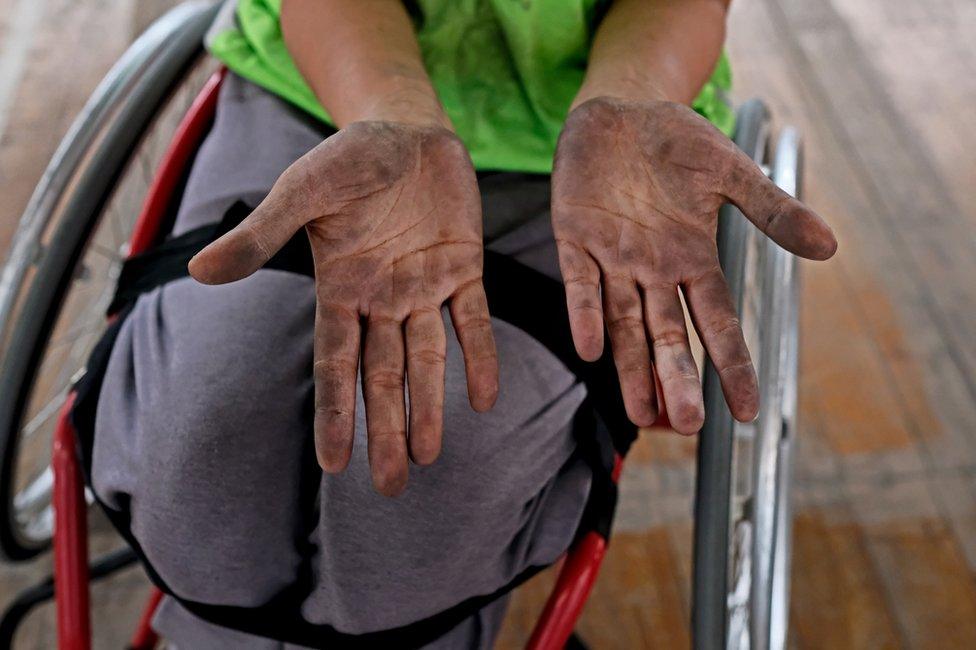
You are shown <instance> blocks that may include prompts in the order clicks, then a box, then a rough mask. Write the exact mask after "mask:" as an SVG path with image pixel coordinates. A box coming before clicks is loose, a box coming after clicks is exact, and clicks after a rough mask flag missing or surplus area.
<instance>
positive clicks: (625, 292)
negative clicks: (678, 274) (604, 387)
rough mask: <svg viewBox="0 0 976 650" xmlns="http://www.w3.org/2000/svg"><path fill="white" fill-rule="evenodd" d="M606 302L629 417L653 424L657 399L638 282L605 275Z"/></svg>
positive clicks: (642, 423) (646, 423) (634, 420)
mask: <svg viewBox="0 0 976 650" xmlns="http://www.w3.org/2000/svg"><path fill="white" fill-rule="evenodd" d="M603 305H604V307H603V310H604V313H606V315H607V330H608V332H609V333H610V346H611V347H612V348H613V361H614V363H615V364H616V366H617V375H618V376H619V377H620V390H621V393H622V394H623V398H624V408H625V409H626V411H627V417H628V418H630V421H631V422H633V423H634V424H636V425H637V426H639V427H649V426H651V425H652V424H654V420H655V419H656V418H657V401H656V399H655V394H654V371H653V368H652V367H651V351H650V349H649V348H648V347H647V332H646V330H645V329H644V313H643V311H642V310H641V298H640V294H639V293H637V285H636V284H635V283H634V281H633V280H630V279H624V278H610V277H607V276H604V278H603Z"/></svg>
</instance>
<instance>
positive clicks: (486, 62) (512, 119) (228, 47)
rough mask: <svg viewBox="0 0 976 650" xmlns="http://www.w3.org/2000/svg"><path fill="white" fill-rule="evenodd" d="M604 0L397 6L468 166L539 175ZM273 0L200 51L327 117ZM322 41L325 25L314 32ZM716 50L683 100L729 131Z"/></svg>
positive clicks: (726, 81) (243, 4)
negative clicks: (694, 93) (706, 72)
mask: <svg viewBox="0 0 976 650" xmlns="http://www.w3.org/2000/svg"><path fill="white" fill-rule="evenodd" d="M607 4H609V3H608V2H607V1H606V0H416V1H415V2H408V3H407V7H408V9H409V10H410V12H411V14H412V15H413V17H414V21H415V28H416V33H417V41H418V42H419V44H420V51H421V53H422V55H423V59H424V65H425V67H426V69H427V72H428V74H429V75H430V78H431V81H432V82H433V84H434V88H435V89H436V91H437V96H438V98H439V99H440V101H441V103H442V104H443V106H444V110H445V111H446V112H447V114H448V116H449V117H450V118H451V122H452V123H453V124H454V127H455V129H456V130H457V134H458V136H459V137H460V138H461V140H462V141H463V142H464V143H465V145H466V146H467V148H468V151H469V152H470V153H471V158H472V160H473V161H474V165H475V167H476V168H477V169H494V170H504V171H521V172H539V173H547V172H550V171H551V170H552V157H553V153H554V151H555V148H556V139H557V138H558V137H559V132H560V130H561V128H562V125H563V122H564V120H565V119H566V114H567V112H568V110H569V105H570V103H571V102H572V100H573V98H574V96H575V95H576V92H577V91H578V90H579V87H580V84H581V83H582V81H583V75H584V73H585V71H586V62H587V57H588V55H589V50H590V43H591V42H592V40H593V33H594V31H595V29H596V26H597V24H598V22H599V19H600V17H601V15H602V12H603V11H604V10H605V9H606V7H605V5H607ZM280 13H281V0H238V4H237V11H236V20H235V21H233V23H232V24H229V25H228V26H226V27H224V28H222V29H218V30H217V31H216V33H215V34H213V35H212V37H211V39H210V51H211V52H212V53H213V55H214V56H216V57H217V58H218V59H220V60H221V61H223V62H224V63H225V64H226V65H227V67H228V68H230V69H231V70H233V71H234V72H236V73H237V74H239V75H241V76H243V77H245V78H246V79H249V80H250V81H252V82H254V83H256V84H258V85H259V86H262V87H264V88H266V89H268V90H269V91H271V92H273V93H275V94H277V95H279V96H280V97H282V98H284V99H285V100H287V101H289V102H291V103H293V104H295V105H297V106H298V107H300V108H302V109H303V110H305V111H307V112H309V113H311V114H312V115H314V116H316V117H318V118H319V119H321V120H324V121H326V122H329V115H328V113H326V111H325V109H324V108H323V107H322V105H321V104H320V103H319V101H318V100H317V99H316V98H315V95H314V94H313V93H312V90H311V89H310V88H309V87H308V84H306V83H305V81H304V79H302V76H301V74H299V72H298V70H297V68H296V67H295V63H294V61H293V60H292V58H291V55H290V54H289V53H288V50H287V48H286V47H285V43H284V41H283V39H282V36H281V26H280V21H279V17H280ZM322 38H328V32H327V31H326V32H325V33H323V34H322ZM730 84H731V73H730V70H729V65H728V62H727V60H726V58H725V56H724V55H723V56H722V58H721V59H720V60H719V62H718V65H717V66H716V68H715V70H714V72H713V74H712V76H711V78H710V79H709V81H708V82H707V83H706V84H705V87H704V88H703V89H702V91H701V93H700V94H699V95H698V97H697V99H695V102H694V104H693V107H694V108H695V110H697V111H698V112H699V113H701V114H702V115H704V116H705V117H706V118H708V119H709V120H711V121H712V122H713V123H714V124H715V125H716V126H718V127H719V128H720V129H722V130H723V131H725V132H726V133H730V132H731V130H732V126H733V121H734V114H733V112H732V109H731V107H730V106H729V104H728V102H727V99H726V93H727V91H728V89H729V87H730Z"/></svg>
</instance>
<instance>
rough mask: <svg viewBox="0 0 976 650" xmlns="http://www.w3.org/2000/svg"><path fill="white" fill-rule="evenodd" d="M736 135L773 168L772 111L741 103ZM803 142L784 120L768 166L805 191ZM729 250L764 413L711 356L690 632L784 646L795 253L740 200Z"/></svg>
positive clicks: (732, 214) (736, 643)
mask: <svg viewBox="0 0 976 650" xmlns="http://www.w3.org/2000/svg"><path fill="white" fill-rule="evenodd" d="M735 140H736V144H738V146H739V147H740V148H741V149H743V150H744V151H745V152H746V153H748V154H749V155H750V156H751V157H752V158H753V159H754V160H755V161H756V162H757V163H758V164H760V165H762V166H764V167H766V166H767V165H768V163H767V152H768V150H769V140H770V129H769V114H768V111H767V110H766V108H765V107H764V106H763V105H762V104H761V103H760V102H758V101H755V100H753V101H751V102H749V103H747V104H744V105H743V106H742V108H741V109H740V111H739V115H738V125H737V133H736V138H735ZM800 160H801V152H800V148H799V140H798V138H797V136H796V132H795V131H794V130H793V129H784V131H783V133H782V134H781V136H780V138H779V140H778V142H777V145H776V153H775V159H774V161H773V164H772V167H771V169H770V171H771V173H772V178H773V180H774V181H775V182H776V183H777V184H778V185H780V186H781V187H782V188H783V189H785V190H786V191H788V192H790V193H791V194H794V195H796V194H797V192H798V189H799V187H800V173H801V168H800ZM718 245H719V255H720V257H721V261H722V267H723V270H724V271H725V273H726V276H727V278H728V280H729V286H730V289H731V291H732V295H733V299H734V301H735V302H736V305H737V307H738V310H739V315H740V320H741V322H742V326H743V332H744V333H745V335H746V341H747V343H748V344H749V348H750V351H751V353H752V355H753V361H754V362H755V364H756V369H757V373H758V375H759V390H760V400H761V405H760V413H759V417H758V418H757V419H756V421H755V422H752V423H747V424H743V423H738V422H736V421H735V420H734V419H733V418H732V416H731V414H730V413H729V410H728V406H727V405H726V403H725V399H724V397H723V395H722V390H721V386H720V384H719V380H718V376H717V374H716V372H715V369H714V367H712V366H711V364H709V363H706V369H705V378H704V390H705V404H706V417H705V426H704V429H703V430H702V432H701V436H700V439H699V446H698V474H697V485H696V499H695V549H694V570H693V581H694V584H693V590H692V598H693V607H692V633H693V637H694V646H695V648H699V649H706V648H707V649H709V650H715V649H718V648H734V649H744V648H752V649H762V650H765V649H767V648H775V649H777V650H778V649H781V648H784V647H785V643H786V627H787V626H786V623H787V615H788V609H789V566H790V536H791V522H792V517H791V514H792V513H791V508H790V483H791V465H792V438H793V427H794V421H795V412H796V379H797V372H798V368H797V328H798V321H797V313H798V298H799V295H798V287H799V285H798V282H797V275H796V265H795V261H794V258H793V256H792V255H790V254H789V253H787V252H786V251H784V250H783V249H781V248H779V247H778V246H777V245H776V244H774V243H773V242H772V241H771V240H769V239H768V238H766V237H764V236H763V235H762V233H760V232H759V231H758V230H757V229H756V228H754V227H753V226H752V225H751V224H750V223H749V222H748V220H747V219H746V218H745V217H744V216H743V215H742V214H741V213H740V212H739V211H738V210H737V209H736V208H734V207H733V206H725V207H723V208H722V213H721V216H720V221H719V234H718Z"/></svg>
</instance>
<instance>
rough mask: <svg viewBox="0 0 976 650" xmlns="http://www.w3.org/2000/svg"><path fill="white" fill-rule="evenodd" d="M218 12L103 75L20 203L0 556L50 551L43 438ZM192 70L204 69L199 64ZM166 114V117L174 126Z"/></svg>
mask: <svg viewBox="0 0 976 650" xmlns="http://www.w3.org/2000/svg"><path fill="white" fill-rule="evenodd" d="M217 8H218V7H216V6H213V5H211V4H209V3H187V4H183V5H180V6H178V7H176V8H175V9H173V10H172V11H170V12H169V13H167V14H166V15H165V16H163V17H162V18H160V19H159V20H158V21H157V22H156V23H154V24H153V26H152V27H150V28H149V29H148V30H147V31H146V32H145V33H144V34H143V35H142V36H141V37H140V38H139V39H137V40H136V41H135V42H134V43H133V45H132V46H131V47H130V48H129V49H128V50H127V51H126V53H125V55H123V57H122V58H121V59H120V60H119V62H118V63H117V64H116V65H115V66H114V67H113V68H112V70H111V71H110V72H109V73H108V75H107V76H106V77H105V79H104V80H103V81H102V83H101V84H100V85H99V87H98V88H97V89H96V91H95V93H94V94H93V95H92V97H91V99H89V101H88V103H87V104H86V106H85V108H84V109H83V110H82V113H81V114H80V115H79V117H78V118H77V119H76V121H75V123H74V124H73V125H72V127H71V129H70V130H69V131H68V133H67V135H66V136H65V138H64V140H63V141H62V143H61V145H60V147H59V148H58V150H57V152H56V153H55V156H54V158H53V159H52V161H51V163H50V164H49V165H48V168H47V170H46V171H45V173H44V176H43V177H42V179H41V182H40V184H39V185H38V187H37V189H36V190H35V192H34V195H33V196H32V197H31V200H30V203H29V204H28V207H27V210H26V211H25V213H24V216H23V217H22V219H21V223H20V226H19V228H18V231H17V233H16V235H15V237H14V242H13V244H12V246H11V253H10V255H9V257H8V259H7V262H6V264H5V266H4V268H3V274H2V276H0V278H2V279H0V343H2V353H0V354H2V356H0V556H2V557H4V558H6V559H8V560H11V561H23V560H27V559H29V558H31V557H34V556H35V555H37V554H38V553H40V552H42V551H43V550H45V549H46V548H47V547H48V545H49V544H50V540H51V536H52V533H53V513H52V510H51V501H50V499H51V487H52V475H51V471H50V468H49V458H50V441H51V433H52V431H53V428H54V420H55V419H56V417H57V414H58V412H59V411H60V407H61V405H62V403H63V402H64V397H65V396H66V395H67V392H68V390H69V388H70V386H71V385H72V384H73V382H74V380H75V379H76V378H77V375H78V373H80V372H81V371H83V368H84V364H85V362H86V360H87V357H88V354H89V352H90V350H91V348H92V346H93V345H94V344H95V342H97V340H98V338H99V337H100V335H101V332H102V331H103V330H104V328H105V326H106V324H107V323H106V318H105V310H106V308H107V306H108V303H109V301H110V300H111V298H112V295H113V293H114V290H115V281H116V278H117V274H118V271H119V269H120V268H121V263H122V260H123V258H124V255H125V249H124V245H125V242H127V241H128V235H129V234H130V233H131V230H132V227H133V224H134V221H135V219H136V216H137V215H138V214H139V208H140V205H141V203H142V199H143V197H144V195H145V191H146V188H147V187H148V185H149V183H150V182H151V179H152V172H153V170H154V168H155V165H156V164H157V163H158V162H159V158H160V156H161V154H162V151H163V150H164V149H165V147H166V145H167V144H168V142H169V137H170V136H171V135H172V132H173V130H174V129H175V126H176V124H177V123H178V121H179V118H180V117H181V116H182V113H183V112H184V111H185V110H186V107H187V106H188V105H189V102H190V101H191V100H192V99H193V97H194V96H195V91H184V90H183V86H184V85H186V84H181V80H182V79H184V78H186V77H190V78H192V79H193V80H194V81H196V79H197V78H198V77H199V78H200V81H199V85H198V86H197V89H199V87H200V86H202V85H203V79H206V77H207V76H208V74H209V72H207V71H202V72H201V71H200V69H201V68H203V67H206V66H207V65H209V66H210V68H211V70H212V69H214V68H215V67H216V64H215V63H212V62H209V61H207V60H206V58H205V57H203V56H202V54H203V37H204V34H205V33H206V30H207V29H208V28H209V26H210V24H211V23H212V21H213V17H214V15H215V12H216V10H217ZM201 60H203V61H204V63H200V62H201ZM174 115H175V118H174V117H173V116H174Z"/></svg>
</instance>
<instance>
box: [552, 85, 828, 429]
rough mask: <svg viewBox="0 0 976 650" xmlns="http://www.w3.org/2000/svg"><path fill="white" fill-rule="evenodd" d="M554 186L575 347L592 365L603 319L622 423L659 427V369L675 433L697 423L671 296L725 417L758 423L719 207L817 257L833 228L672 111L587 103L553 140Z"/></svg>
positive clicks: (694, 390)
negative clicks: (697, 344)
mask: <svg viewBox="0 0 976 650" xmlns="http://www.w3.org/2000/svg"><path fill="white" fill-rule="evenodd" d="M552 184H553V198H552V221H553V229H554V231H555V235H556V241H557V245H558V249H559V261H560V267H561V269H562V273H563V280H564V282H565V285H566V297H567V301H568V306H569V313H570V325H571V327H572V330H573V338H574V341H575V343H576V347H577V351H578V352H579V354H580V356H581V357H582V358H583V359H586V360H593V359H596V358H598V357H599V356H600V354H601V352H602V349H603V332H604V322H605V323H606V327H607V331H608V332H609V335H610V343H611V346H612V349H613V356H614V360H615V363H616V366H617V372H618V374H619V376H620V383H621V388H622V390H623V393H624V404H625V406H626V409H627V413H628V416H629V417H630V419H631V420H632V421H633V422H634V423H635V424H637V425H640V426H647V425H650V424H651V423H652V422H653V421H654V419H655V417H656V414H657V409H658V405H657V404H656V402H655V389H654V370H655V369H656V373H657V376H658V378H659V379H660V382H661V388H662V392H663V395H664V401H665V404H666V408H667V412H668V416H669V418H670V421H671V424H672V426H673V427H674V428H675V429H676V430H677V431H679V432H683V433H693V432H695V431H697V430H698V429H699V428H700V427H701V425H702V422H703V419H704V405H703V401H702V391H701V382H700V379H699V376H698V369H697V366H696V365H695V362H694V359H693V358H692V354H691V348H690V346H689V342H688V333H687V330H686V327H685V319H684V310H683V308H682V305H681V300H680V297H679V292H681V293H683V295H684V298H685V301H686V302H687V304H688V308H689V312H690V314H691V317H692V321H693V323H694V326H695V329H696V330H697V331H698V334H699V335H700V337H701V339H702V342H703V344H704V345H705V348H706V350H707V352H708V354H709V356H710V358H711V360H712V362H713V363H714V364H715V367H716V370H717V371H718V374H719V377H720V379H721V382H722V388H723V391H724V393H725V397H726V400H727V402H728V404H729V407H730V409H731V411H732V414H733V415H734V416H735V417H736V418H737V419H739V420H750V419H752V418H754V417H755V415H756V413H757V411H758V408H759V397H758V390H757V381H756V374H755V370H754V369H753V366H752V362H751V360H750V356H749V351H748V349H747V348H746V344H745V340H744V338H743V336H742V331H741V328H740V326H739V320H738V317H737V315H736V312H735V308H734V306H733V304H732V300H731V297H730V295H729V290H728V286H727V284H726V281H725V276H724V275H723V273H722V269H721V267H720V266H719V258H718V249H717V245H716V227H717V214H718V209H719V207H720V206H721V205H722V204H723V203H726V202H731V203H734V204H735V205H736V206H737V207H739V208H740V209H741V210H742V212H743V213H744V214H745V215H746V216H747V217H748V218H749V219H750V220H751V221H752V222H753V223H754V224H755V225H756V226H758V227H759V228H760V229H761V230H762V231H763V232H764V233H766V235H767V236H769V237H771V238H772V239H773V240H774V241H776V242H777V243H778V244H780V245H781V246H783V247H784V248H786V249H787V250H789V251H791V252H793V253H796V254H797V255H801V256H803V257H807V258H811V259H827V258H829V257H830V256H831V255H833V253H834V250H835V249H836V246H837V244H836V241H835V239H834V237H833V234H832V233H831V231H830V228H829V227H828V226H827V225H826V224H825V223H824V222H823V220H822V219H820V217H818V216H817V215H816V214H815V213H813V212H812V211H811V210H810V209H809V208H807V207H806V206H804V205H803V204H802V203H800V202H799V201H797V200H796V199H794V198H792V197H790V196H789V195H788V194H786V193H785V192H783V191H781V190H780V189H779V188H777V187H776V186H775V184H773V183H772V182H771V181H770V180H769V179H768V178H766V176H765V175H764V174H763V173H762V171H761V170H760V169H759V168H758V167H757V166H756V165H755V164H754V163H753V161H752V160H750V159H749V158H748V156H746V155H745V154H744V153H742V152H741V151H739V150H738V149H737V148H736V147H735V146H734V144H733V143H732V142H731V141H730V140H729V139H728V138H726V137H725V136H724V135H723V134H722V133H721V132H719V131H718V130H717V129H715V128H714V127H713V126H712V125H711V124H709V123H708V122H707V121H705V120H704V119H703V118H701V117H700V116H698V115H697V114H696V113H694V112H693V111H692V110H691V109H689V108H687V107H685V106H682V105H679V104H674V103H670V102H661V101H655V102H636V101H635V102H631V101H623V100H615V99H607V98H598V99H594V100H590V101H588V102H586V103H584V104H581V105H580V106H579V107H577V108H576V109H575V110H574V111H573V112H572V113H571V114H570V116H569V118H568V120H567V122H566V126H565V128H564V130H563V133H562V135H561V136H560V139H559V144H558V148H557V152H556V159H555V166H554V170H553V180H552ZM655 367H656V368H655Z"/></svg>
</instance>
